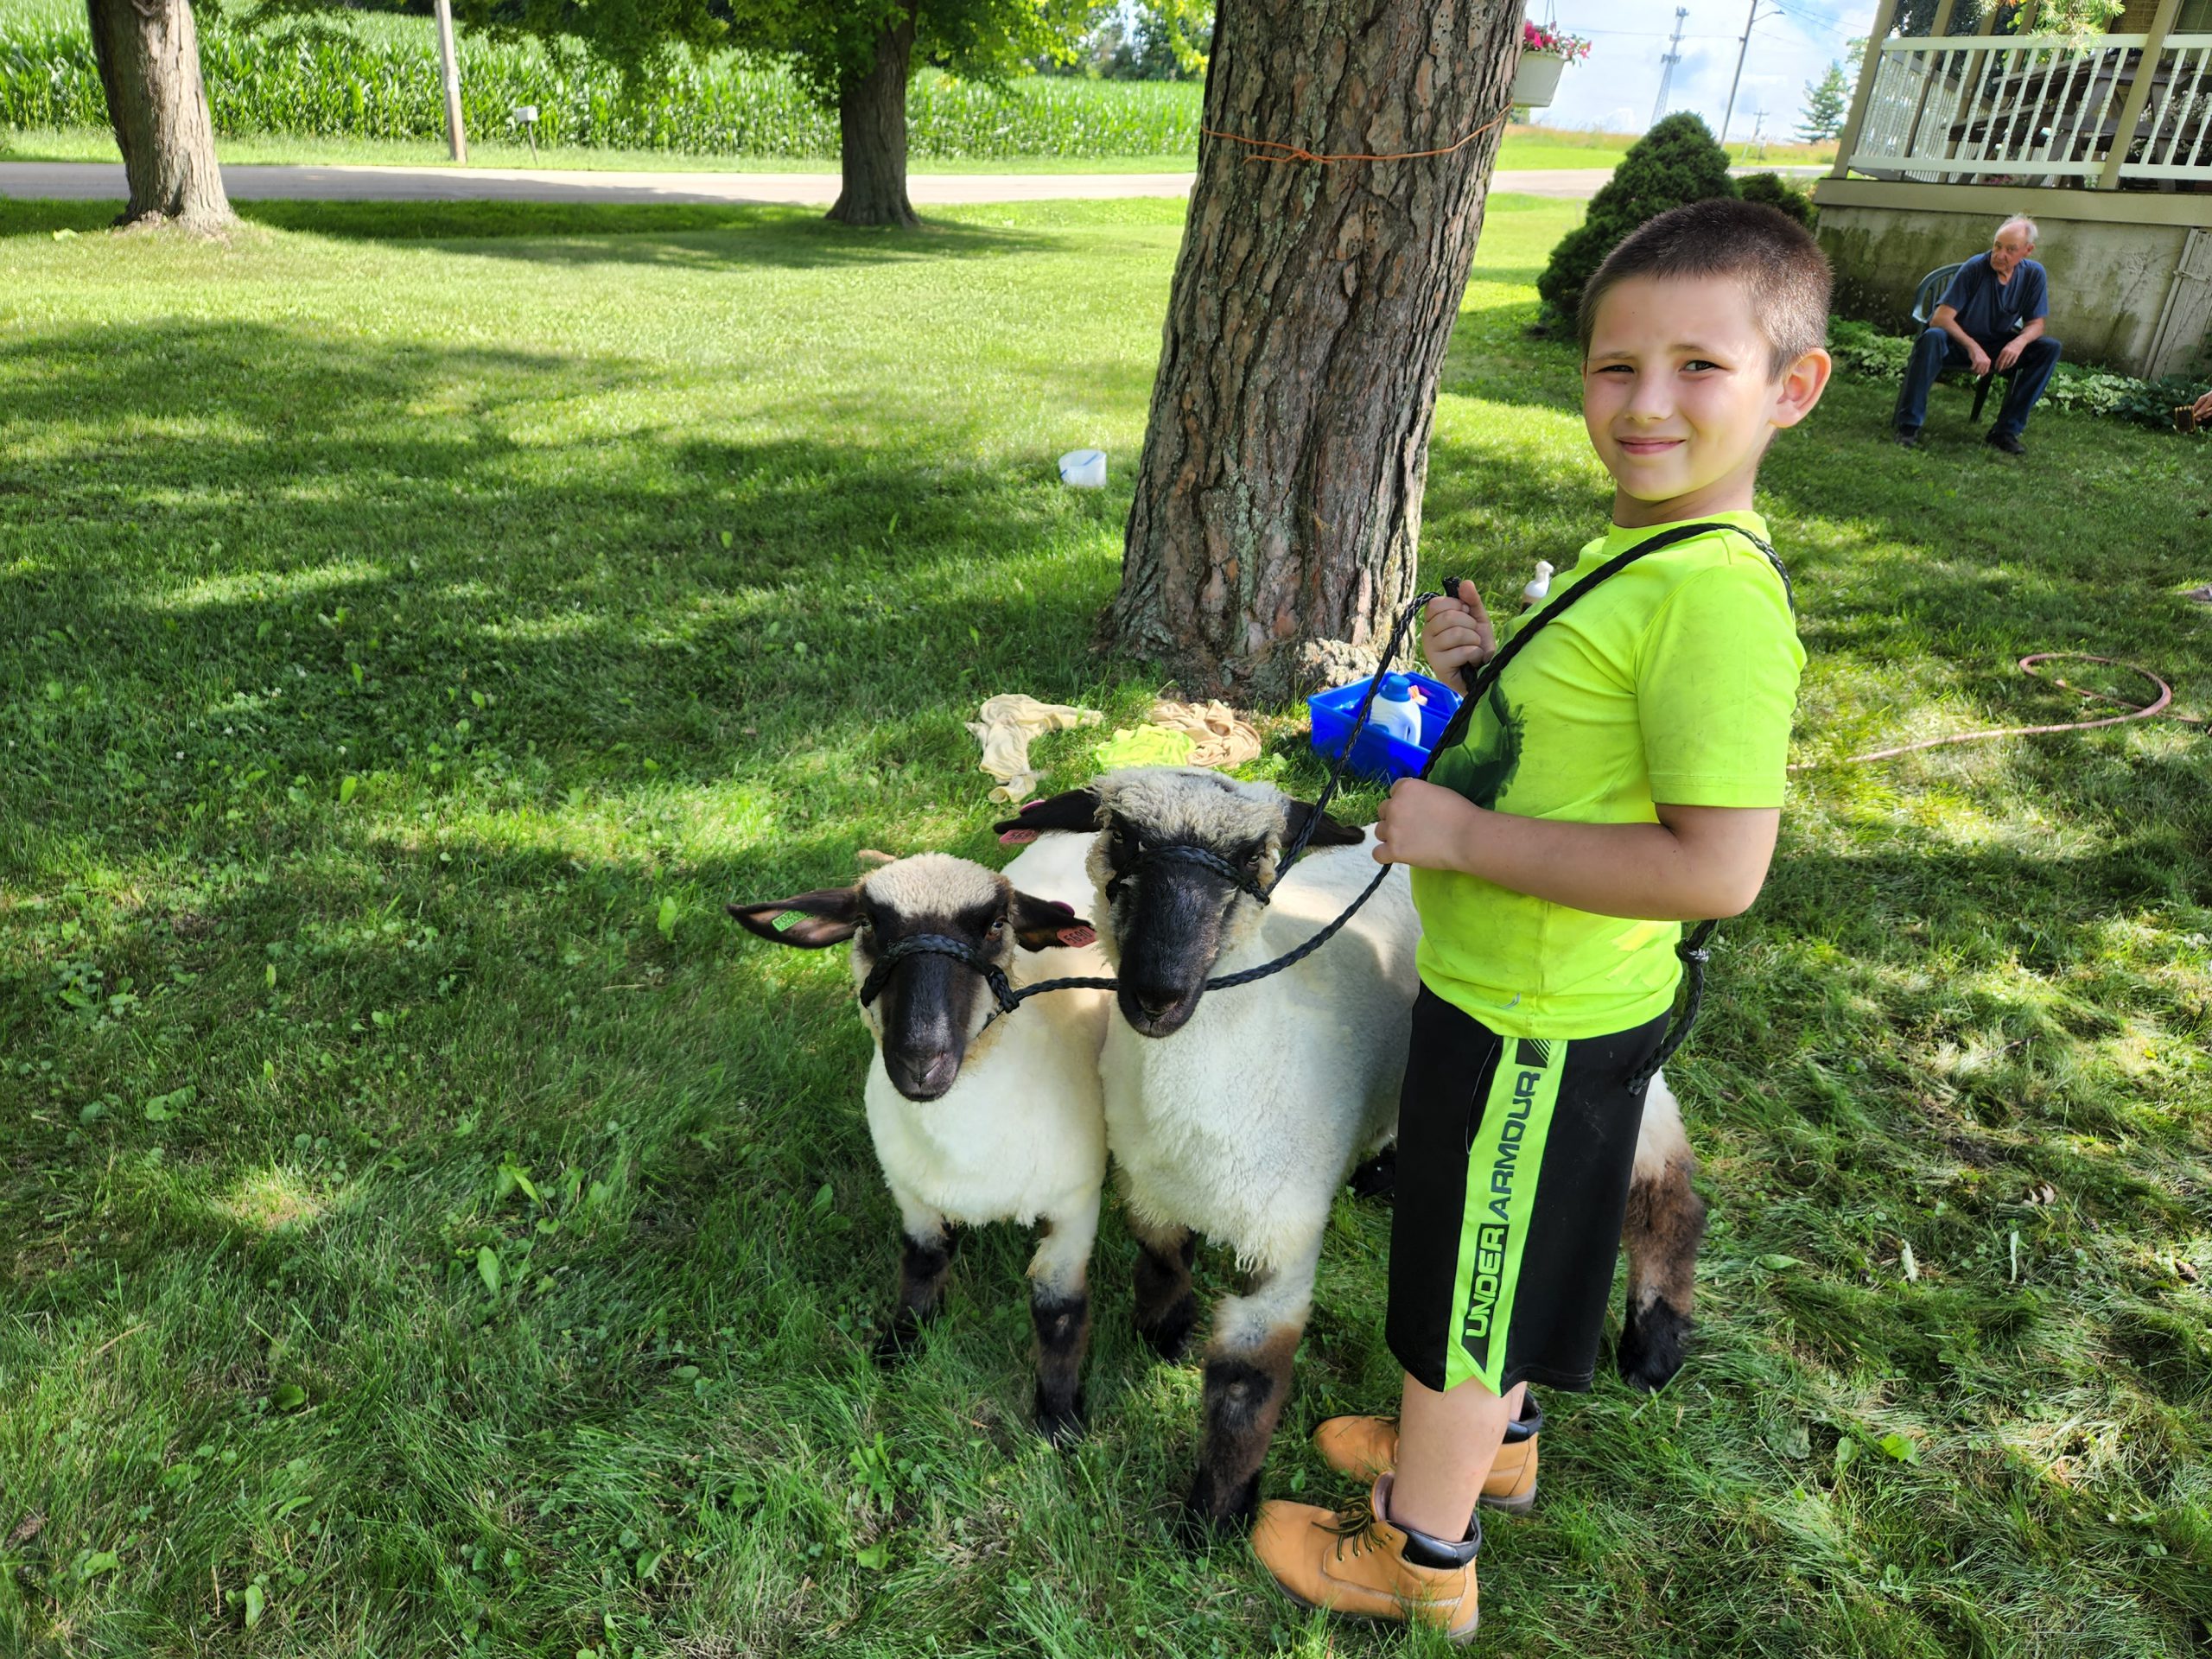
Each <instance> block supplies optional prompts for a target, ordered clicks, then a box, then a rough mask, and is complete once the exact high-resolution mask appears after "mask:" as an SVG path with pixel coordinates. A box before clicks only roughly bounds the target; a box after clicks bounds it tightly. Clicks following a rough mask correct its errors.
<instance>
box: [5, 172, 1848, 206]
mask: <svg viewBox="0 0 2212 1659" xmlns="http://www.w3.org/2000/svg"><path fill="white" fill-rule="evenodd" d="M1780 170H1781V171H1783V172H1789V173H1796V174H1802V175H1807V176H1813V175H1818V174H1820V173H1821V172H1823V171H1825V170H1826V169H1824V168H1783V169H1780ZM1610 177H1611V173H1610V172H1609V171H1608V170H1607V169H1605V168H1550V169H1544V170H1538V171H1521V172H1502V173H1497V174H1494V175H1492V176H1491V188H1492V189H1493V190H1502V191H1515V192H1518V193H1520V194H1524V195H1535V196H1558V197H1561V198H1563V199H1567V200H1577V201H1586V200H1589V199H1590V198H1591V197H1592V196H1593V195H1595V194H1597V193H1598V187H1599V186H1600V185H1602V184H1603V183H1605V181H1606V180H1607V179H1608V178H1610ZM223 185H224V188H226V189H227V190H228V191H229V192H230V194H231V196H232V200H237V201H604V202H652V201H666V202H767V203H784V204H789V205H791V206H797V207H828V206H829V204H830V203H831V202H833V201H835V200H836V197H837V175H836V174H834V173H573V172H556V171H554V170H552V169H551V168H543V169H523V168H496V167H472V168H451V167H226V168H224V169H223ZM906 188H907V194H909V195H910V196H911V197H912V199H913V202H914V205H915V206H916V207H941V206H946V205H950V204H952V203H957V202H983V201H1053V200H1059V201H1065V200H1069V199H1071V198H1081V199H1084V200H1109V199H1116V198H1124V197H1130V196H1180V195H1184V194H1188V192H1189V190H1190V188H1191V175H1189V174H1187V173H989V174H981V173H916V174H913V175H911V176H910V177H909V178H908V179H907V181H906ZM129 194H130V193H129V191H128V189H127V188H125V186H124V179H123V167H122V164H121V163H120V162H0V196H22V197H30V198H41V199H45V200H67V201H118V202H119V201H122V200H124V199H125V198H126V197H127V196H128V195H129Z"/></svg>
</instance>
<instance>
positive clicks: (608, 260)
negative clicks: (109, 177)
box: [0, 198, 1062, 270]
mask: <svg viewBox="0 0 2212 1659" xmlns="http://www.w3.org/2000/svg"><path fill="white" fill-rule="evenodd" d="M233 207H235V209H236V211H237V213H238V217H239V218H240V219H244V220H245V222H246V223H247V224H248V225H250V226H266V227H267V228H269V229H270V230H277V231H286V232H296V233H298V234H302V235H312V236H327V237H331V238H335V239H338V240H341V241H371V242H397V243H413V242H438V243H442V244H446V245H448V247H447V250H446V251H449V252H457V253H467V254H469V255H471V256H473V257H485V258H501V259H514V260H518V261H523V262H526V263H535V264H658V265H681V266H691V267H697V268H702V269H720V268H724V267H727V268H729V269H733V270H736V269H744V268H766V269H772V270H829V269H836V268H841V267H847V266H857V267H867V266H882V265H899V264H915V263H927V262H932V261H941V260H964V259H987V258H991V257H997V256H1001V255H1006V254H1018V253H1036V252H1040V251H1050V250H1052V249H1053V248H1056V247H1058V246H1060V245H1062V243H1061V241H1060V239H1059V238H1056V237H1054V236H1052V234H1050V233H1049V232H1026V231H1020V230H1014V229H1009V228H1006V227H1003V226H982V225H975V224H970V223H967V222H965V221H958V220H950V219H925V221H924V223H923V227H922V229H921V230H919V231H915V232H888V231H883V232H879V231H868V230H855V229H853V228H852V227H850V226H842V225H833V224H831V223H829V221H828V220H827V219H824V218H823V216H822V213H821V212H820V210H819V209H817V208H812V207H784V206H780V205H777V204H772V203H744V202H728V203H703V202H702V203H683V202H668V203H650V204H638V205H634V206H633V205H627V204H609V203H603V202H537V201H241V202H237V203H234V204H233ZM115 216H116V204H115V203H113V202H102V201H45V200H14V199H6V198H0V238H7V237H13V236H24V237H28V236H54V235H61V234H67V235H79V236H83V235H91V234H93V233H95V232H104V231H107V230H109V229H111V227H112V226H113V225H114V222H115Z"/></svg>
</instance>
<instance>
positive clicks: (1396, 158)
mask: <svg viewBox="0 0 2212 1659" xmlns="http://www.w3.org/2000/svg"><path fill="white" fill-rule="evenodd" d="M1512 113H1513V108H1512V106H1511V105H1507V106H1506V107H1505V108H1504V109H1502V110H1500V111H1498V112H1497V114H1496V115H1493V116H1492V117H1491V118H1490V119H1489V120H1487V121H1485V122H1484V123H1483V124H1482V125H1480V126H1479V127H1477V128H1476V129H1475V130H1473V131H1472V132H1471V133H1469V134H1467V135H1466V137H1464V138H1460V139H1459V140H1457V141H1455V142H1454V143H1449V144H1446V145H1445V146H1444V148H1443V149H1402V150H1399V151H1396V152H1395V153H1394V154H1391V155H1388V156H1367V155H1362V154H1357V153H1353V152H1350V151H1347V152H1346V153H1344V154H1343V155H1327V154H1323V153H1321V152H1319V151H1317V150H1311V149H1301V148H1300V147H1299V146H1298V145H1296V144H1283V143H1276V142H1275V141H1274V140H1273V139H1271V138H1247V137H1244V136H1243V134H1242V133H1236V132H1222V131H1220V130H1217V129H1215V128H1213V127H1200V128H1199V129H1198V130H1199V131H1200V132H1202V133H1204V134H1205V136H1206V137H1209V138H1223V139H1226V140H1227V141H1228V142H1229V143H1232V144H1243V145H1245V146H1247V147H1248V148H1249V149H1255V150H1280V151H1281V152H1282V153H1281V155H1279V156H1246V157H1245V158H1244V159H1245V160H1246V161H1248V162H1318V163H1319V164H1320V165H1321V166H1323V167H1331V166H1333V165H1335V164H1336V163H1337V162H1417V161H1420V160H1421V159H1422V158H1424V157H1425V156H1450V155H1452V154H1454V153H1456V152H1457V151H1459V150H1462V149H1465V148H1466V147H1467V146H1468V145H1469V144H1471V143H1474V142H1475V140H1476V139H1478V138H1479V137H1482V136H1483V134H1484V133H1486V132H1488V131H1489V130H1491V128H1492V127H1494V126H1496V125H1497V124H1498V123H1499V122H1501V121H1503V120H1504V119H1505V118H1506V117H1508V116H1510V115H1511V114H1512Z"/></svg>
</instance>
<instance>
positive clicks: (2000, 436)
mask: <svg viewBox="0 0 2212 1659" xmlns="http://www.w3.org/2000/svg"><path fill="white" fill-rule="evenodd" d="M2034 251H2036V226H2035V221H2034V220H2033V219H2006V220H2005V222H2004V223H2003V224H2002V225H1999V226H1998V227H1997V238H1996V240H1995V241H1994V242H1993V244H1992V245H1991V246H1990V250H1989V251H1988V252H1987V253H1978V254H1976V255H1974V257H1973V258H1971V259H1969V260H1967V262H1966V264H1962V265H1961V266H1960V267H1959V270H1958V275H1957V276H1955V277H1952V278H1951V285H1950V287H1948V288H1947V289H1944V290H1943V297H1942V300H1941V301H1940V302H1937V304H1936V312H1935V315H1933V316H1932V317H1931V318H1929V327H1928V328H1927V329H1926V331H1925V332H1923V334H1921V336H1920V338H1919V339H1918V340H1915V341H1914V342H1913V346H1912V361H1911V363H1910V365H1907V367H1906V369H1905V372H1904V385H1903V386H1902V387H1900V388H1899V389H1898V391H1897V413H1896V414H1895V415H1894V416H1891V422H1892V423H1893V424H1894V425H1895V427H1896V428H1897V442H1899V443H1901V444H1903V445H1904V447H1905V448H1908V449H1910V448H1913V447H1914V446H1915V445H1916V444H1917V443H1918V442H1920V426H1921V423H1922V422H1923V421H1924V420H1926V419H1927V418H1928V389H1929V387H1930V386H1932V385H1935V384H1936V376H1937V375H1939V374H1941V373H1942V372H1943V371H1944V370H1945V369H1955V368H1966V369H1972V370H1973V371H1974V373H1975V374H1977V375H1984V374H1989V373H1992V372H1994V373H1997V374H2001V375H2005V377H2007V378H2006V382H2005V406H2004V408H2003V409H2001V410H1999V411H1998V415H1997V424H1996V425H1994V426H1993V427H1991V428H1990V429H1989V436H1988V439H1987V442H1990V443H1992V444H1994V445H1995V446H1996V447H1997V448H1999V449H2002V450H2003V451H2005V454H2008V455H2021V454H2026V453H2027V447H2026V446H2025V445H2024V444H2023V443H2022V442H2020V434H2021V433H2022V432H2023V431H2024V430H2025V429H2026V428H2027V424H2028V411H2029V410H2031V409H2033V408H2034V407H2035V406H2036V399H2037V398H2038V397H2042V396H2043V389H2044V385H2046V384H2048V383H2049V381H2050V372H2051V371H2052V370H2053V369H2055V368H2056V367H2057V366H2058V342H2057V341H2056V340H2052V339H2050V337H2049V336H2047V335H2046V334H2044V317H2045V316H2046V315H2048V314H2049V313H2050V278H2049V277H2046V276H2045V275H2044V269H2043V267H2042V266H2041V265H2039V264H2037V263H2036V262H2035V261H2034V260H2032V259H2031V258H2029V257H2028V256H2029V255H2030V254H2031V253H2033V252H2034Z"/></svg>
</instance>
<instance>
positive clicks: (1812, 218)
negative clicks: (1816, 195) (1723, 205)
mask: <svg viewBox="0 0 2212 1659" xmlns="http://www.w3.org/2000/svg"><path fill="white" fill-rule="evenodd" d="M1736 194H1738V195H1739V196H1741V197H1742V198H1743V199H1744V200H1745V201H1756V202H1759V203H1762V204H1764V206H1766V207H1773V208H1777V209H1779V210H1780V211H1781V212H1783V213H1787V214H1789V217H1790V218H1792V219H1796V221H1797V222H1798V223H1799V224H1800V225H1802V226H1804V227H1805V228H1806V229H1807V230H1808V231H1809V230H1811V229H1812V228H1813V227H1814V226H1815V225H1817V224H1818V223H1819V222H1820V218H1821V210H1820V209H1819V208H1817V207H1814V206H1813V199H1812V197H1810V196H1809V195H1808V194H1805V192H1803V191H1802V190H1800V189H1799V188H1797V187H1796V185H1794V184H1792V183H1790V182H1789V180H1787V179H1785V178H1783V176H1782V175H1781V174H1779V173H1754V174H1751V175H1750V176H1749V177H1747V178H1741V179H1738V180H1737V181H1736Z"/></svg>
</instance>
